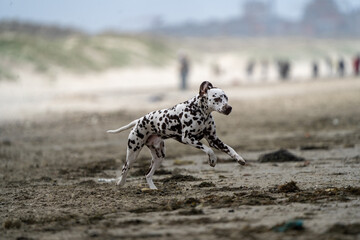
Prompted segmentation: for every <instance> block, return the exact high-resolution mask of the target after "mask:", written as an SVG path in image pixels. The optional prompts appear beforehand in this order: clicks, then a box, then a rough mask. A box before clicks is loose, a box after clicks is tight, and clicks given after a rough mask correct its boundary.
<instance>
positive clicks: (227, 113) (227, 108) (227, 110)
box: [224, 106, 232, 115]
mask: <svg viewBox="0 0 360 240" xmlns="http://www.w3.org/2000/svg"><path fill="white" fill-rule="evenodd" d="M231 110H232V107H231V106H227V107H226V109H225V111H224V113H225V115H229V114H230V113H231Z"/></svg>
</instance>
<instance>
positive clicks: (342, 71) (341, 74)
mask: <svg viewBox="0 0 360 240" xmlns="http://www.w3.org/2000/svg"><path fill="white" fill-rule="evenodd" d="M337 70H338V74H339V77H344V75H345V62H344V59H343V58H340V59H339V61H338V69H337Z"/></svg>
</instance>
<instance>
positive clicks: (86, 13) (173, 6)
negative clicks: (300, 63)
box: [0, 0, 360, 33]
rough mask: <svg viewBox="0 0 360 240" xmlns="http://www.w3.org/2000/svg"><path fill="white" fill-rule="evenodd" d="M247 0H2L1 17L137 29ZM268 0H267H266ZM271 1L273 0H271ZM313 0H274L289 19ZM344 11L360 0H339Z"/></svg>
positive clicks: (207, 14) (236, 11)
mask: <svg viewBox="0 0 360 240" xmlns="http://www.w3.org/2000/svg"><path fill="white" fill-rule="evenodd" d="M246 1H247V0H177V1H176V0H0V20H2V19H18V20H26V21H33V22H40V23H49V24H59V25H63V26H73V27H77V28H80V29H83V30H85V31H88V32H92V33H96V32H99V31H103V30H106V29H117V30H127V31H129V30H130V31H137V30H141V29H144V28H147V27H149V26H150V24H151V22H152V21H153V19H154V18H156V17H160V18H162V19H163V20H164V22H165V23H166V24H177V23H182V22H185V21H190V20H191V21H207V20H210V19H226V18H229V17H234V16H238V15H240V14H242V8H241V6H242V4H243V3H244V2H246ZM264 1H266V0H264ZM269 1H270V0H269ZM309 1H311V0H273V1H272V2H273V4H274V10H275V12H276V13H277V14H279V15H280V16H283V17H286V18H288V19H293V20H296V19H299V18H301V14H302V10H303V8H304V7H305V5H306V4H307V3H308V2H309ZM336 1H337V3H338V5H339V7H340V8H341V9H342V10H343V11H349V10H351V9H355V8H358V7H360V0H336Z"/></svg>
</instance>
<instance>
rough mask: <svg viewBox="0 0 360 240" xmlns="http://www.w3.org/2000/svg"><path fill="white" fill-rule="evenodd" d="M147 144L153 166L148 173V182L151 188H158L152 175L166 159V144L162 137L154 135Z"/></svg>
mask: <svg viewBox="0 0 360 240" xmlns="http://www.w3.org/2000/svg"><path fill="white" fill-rule="evenodd" d="M146 145H147V147H148V148H149V150H150V152H151V156H152V160H151V166H150V169H149V171H148V173H147V174H146V182H147V183H148V185H149V187H150V189H157V187H156V186H155V184H154V182H153V180H152V177H153V175H154V173H155V171H156V170H157V169H158V168H159V167H160V165H161V162H162V161H163V160H164V157H165V144H164V141H163V140H162V139H161V138H160V137H158V136H154V135H153V136H151V137H149V140H148V141H147V143H146Z"/></svg>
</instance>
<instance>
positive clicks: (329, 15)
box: [302, 0, 345, 36]
mask: <svg viewBox="0 0 360 240" xmlns="http://www.w3.org/2000/svg"><path fill="white" fill-rule="evenodd" d="M344 24H345V19H344V16H343V15H342V13H341V12H340V11H339V9H338V7H337V6H336V4H335V2H334V1H333V0H314V1H311V2H310V3H309V4H308V5H307V6H306V8H305V11H304V16H303V21H302V28H303V31H304V32H305V34H306V35H310V36H313V35H317V36H334V35H336V34H337V33H339V32H341V28H342V27H343V26H344Z"/></svg>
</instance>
